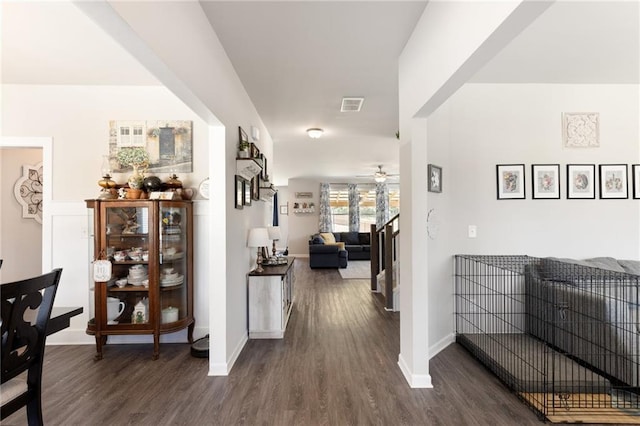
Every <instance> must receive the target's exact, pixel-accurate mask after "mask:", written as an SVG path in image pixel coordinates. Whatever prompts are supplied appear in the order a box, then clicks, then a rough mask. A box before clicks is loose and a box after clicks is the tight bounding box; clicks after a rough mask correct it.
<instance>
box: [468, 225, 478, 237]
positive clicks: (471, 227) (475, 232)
mask: <svg viewBox="0 0 640 426" xmlns="http://www.w3.org/2000/svg"><path fill="white" fill-rule="evenodd" d="M467 232H468V236H469V238H476V237H477V236H478V227H477V226H476V225H469V230H468V231H467Z"/></svg>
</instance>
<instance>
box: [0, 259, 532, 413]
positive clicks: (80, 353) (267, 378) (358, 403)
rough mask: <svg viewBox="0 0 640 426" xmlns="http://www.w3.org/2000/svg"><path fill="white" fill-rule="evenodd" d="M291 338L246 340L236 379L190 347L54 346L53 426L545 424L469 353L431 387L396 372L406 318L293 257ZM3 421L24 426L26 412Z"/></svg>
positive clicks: (48, 377)
mask: <svg viewBox="0 0 640 426" xmlns="http://www.w3.org/2000/svg"><path fill="white" fill-rule="evenodd" d="M295 273H296V275H297V280H296V288H295V303H294V307H293V312H292V316H291V319H290V322H289V327H288V329H287V332H286V335H285V338H284V339H281V340H249V342H248V343H247V345H246V346H245V348H244V350H243V351H242V353H241V355H240V357H239V359H238V360H237V362H236V364H235V366H234V367H233V370H232V371H231V374H230V375H229V376H228V377H208V376H207V371H208V360H206V359H197V358H193V357H191V355H190V353H189V345H187V344H165V345H162V346H161V350H160V359H158V360H157V361H152V360H151V352H152V347H151V346H150V345H107V346H106V348H105V352H104V359H103V360H102V361H97V362H96V361H94V360H93V355H94V353H95V347H94V346H89V345H87V346H49V347H47V351H46V355H45V367H44V379H43V387H44V395H43V409H44V420H45V424H47V425H129V424H131V425H173V424H181V425H236V424H246V425H402V424H406V425H529V424H530V425H539V424H541V423H540V421H539V420H538V418H537V417H536V415H535V414H534V413H533V412H532V411H531V410H530V409H529V408H527V407H526V406H525V405H524V404H523V403H522V402H521V401H520V400H519V399H518V398H517V397H516V396H515V395H514V394H512V393H510V392H509V391H508V390H506V388H504V387H503V386H502V385H501V384H500V383H499V382H498V380H497V379H496V378H495V377H494V376H492V375H491V374H490V373H489V372H488V371H487V370H485V369H484V368H483V367H482V366H481V365H480V364H479V363H477V362H476V361H475V360H473V359H472V358H471V356H470V355H469V354H468V353H467V352H466V351H465V350H463V349H462V348H461V347H460V346H458V345H456V344H453V345H451V346H449V347H448V348H446V349H445V350H444V351H442V352H441V353H440V354H438V355H437V356H436V357H435V358H434V359H432V360H431V364H430V373H431V376H432V380H433V384H434V388H433V389H411V388H410V387H409V386H408V385H407V382H406V381H405V379H404V377H403V376H402V374H401V372H400V369H399V368H398V366H397V360H398V352H399V345H400V343H399V314H397V313H389V312H385V311H384V309H383V308H382V307H383V304H382V302H381V301H380V300H378V298H377V296H376V295H373V294H371V293H370V291H369V282H368V281H367V280H342V279H341V277H340V275H339V274H338V272H337V271H336V270H311V269H309V266H308V262H307V260H306V259H297V260H296V269H295ZM2 424H3V425H24V424H26V416H25V411H24V410H21V411H19V412H18V413H16V414H14V415H13V416H11V417H9V418H8V419H6V420H5V421H3V422H2Z"/></svg>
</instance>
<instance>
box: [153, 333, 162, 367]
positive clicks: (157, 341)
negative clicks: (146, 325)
mask: <svg viewBox="0 0 640 426" xmlns="http://www.w3.org/2000/svg"><path fill="white" fill-rule="evenodd" d="M159 356H160V335H159V334H154V335H153V356H152V357H151V359H152V360H154V361H155V360H157V359H158V357H159Z"/></svg>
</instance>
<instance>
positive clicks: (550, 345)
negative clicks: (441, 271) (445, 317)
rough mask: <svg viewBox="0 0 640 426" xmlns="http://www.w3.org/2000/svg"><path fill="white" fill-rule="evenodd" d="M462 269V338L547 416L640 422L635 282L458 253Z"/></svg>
mask: <svg viewBox="0 0 640 426" xmlns="http://www.w3.org/2000/svg"><path fill="white" fill-rule="evenodd" d="M541 265H544V269H543V270H542V269H541V268H542V266H541ZM541 270H542V271H543V272H544V273H543V274H541V273H540V271H541ZM454 273H455V292H456V294H455V296H456V297H455V312H456V313H455V318H456V321H455V322H456V336H457V337H456V340H457V341H458V342H459V343H460V344H462V345H463V346H464V347H465V348H466V349H467V350H468V351H469V352H471V353H472V355H474V356H475V357H476V358H477V359H478V360H480V361H481V362H482V363H483V364H484V365H485V366H486V367H487V368H489V369H490V370H491V371H492V372H493V373H494V374H495V375H496V376H497V377H498V378H499V379H500V380H501V381H502V382H503V383H505V384H506V385H507V386H508V387H509V388H510V389H512V390H513V391H514V392H516V393H517V394H518V396H519V397H520V398H521V399H523V400H524V401H525V402H526V403H527V404H528V405H529V406H530V407H531V408H533V409H534V410H535V411H536V412H537V414H538V415H539V416H540V417H541V418H546V419H554V418H555V419H559V421H564V422H570V421H584V419H582V418H577V419H576V418H575V415H576V409H578V408H579V409H584V411H586V412H588V415H589V416H591V418H598V416H605V415H606V416H608V417H611V410H614V413H613V414H617V411H620V410H621V411H622V413H623V415H625V416H627V415H630V416H635V418H636V419H638V415H640V410H639V409H638V407H639V406H640V400H639V388H638V386H639V383H640V376H639V374H640V373H639V372H640V368H639V367H638V364H639V355H638V353H639V352H640V350H639V347H638V341H639V339H638V334H639V333H640V330H639V326H638V323H639V320H640V318H638V309H637V307H638V277H637V276H634V275H628V274H624V273H617V272H611V271H606V270H603V269H598V268H591V267H586V266H582V265H573V264H568V263H565V262H560V261H556V260H549V259H539V258H534V257H529V256H524V255H522V256H520V255H518V256H478V255H474V256H469V255H457V256H455V271H454ZM570 282H574V283H579V285H571V284H570ZM616 410H617V411H616ZM613 417H615V416H613ZM613 417H611V418H613ZM599 421H602V419H599ZM618 422H621V421H619V420H618Z"/></svg>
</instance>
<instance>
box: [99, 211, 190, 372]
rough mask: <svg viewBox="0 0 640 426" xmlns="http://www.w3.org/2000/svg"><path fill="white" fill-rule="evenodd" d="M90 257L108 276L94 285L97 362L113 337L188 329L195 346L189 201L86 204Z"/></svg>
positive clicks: (156, 349)
mask: <svg viewBox="0 0 640 426" xmlns="http://www.w3.org/2000/svg"><path fill="white" fill-rule="evenodd" d="M87 207H88V208H90V209H92V210H93V227H94V256H95V258H96V259H107V260H109V261H110V262H111V270H112V273H111V278H110V279H109V280H108V281H104V282H94V287H93V289H92V290H93V293H94V297H93V298H94V303H95V305H94V309H93V313H94V315H93V318H91V319H90V320H89V323H88V324H87V334H90V335H93V336H95V338H96V350H97V354H96V357H95V358H96V359H97V360H99V359H102V350H103V346H104V345H105V344H106V343H107V337H108V336H111V335H142V334H151V335H153V359H154V360H155V359H157V358H158V356H159V352H160V335H161V334H166V333H172V332H176V331H179V330H182V329H184V328H188V338H189V342H190V343H192V342H193V328H194V326H195V320H194V318H193V206H192V203H191V201H161V200H99V199H97V200H87Z"/></svg>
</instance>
